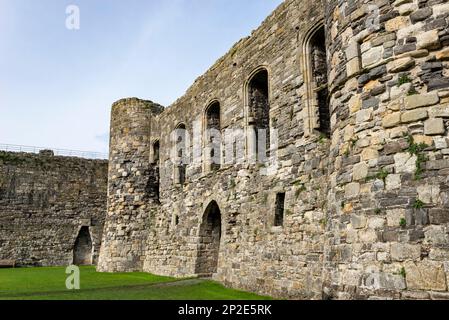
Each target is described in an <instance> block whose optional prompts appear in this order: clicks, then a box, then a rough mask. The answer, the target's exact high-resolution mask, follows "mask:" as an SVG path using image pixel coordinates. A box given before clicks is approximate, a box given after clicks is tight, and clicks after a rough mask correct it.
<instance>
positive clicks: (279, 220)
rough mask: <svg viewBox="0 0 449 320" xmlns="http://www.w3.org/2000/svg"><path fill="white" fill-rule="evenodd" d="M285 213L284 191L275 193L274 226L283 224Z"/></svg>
mask: <svg viewBox="0 0 449 320" xmlns="http://www.w3.org/2000/svg"><path fill="white" fill-rule="evenodd" d="M284 214H285V193H278V194H277V195H276V212H275V215H274V226H275V227H282V226H283V225H284Z"/></svg>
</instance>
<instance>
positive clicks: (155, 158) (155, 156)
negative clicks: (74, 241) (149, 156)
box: [153, 141, 160, 164]
mask: <svg viewBox="0 0 449 320" xmlns="http://www.w3.org/2000/svg"><path fill="white" fill-rule="evenodd" d="M159 150H160V146H159V141H156V142H155V143H154V144H153V163H154V164H158V163H159V152H160V151H159Z"/></svg>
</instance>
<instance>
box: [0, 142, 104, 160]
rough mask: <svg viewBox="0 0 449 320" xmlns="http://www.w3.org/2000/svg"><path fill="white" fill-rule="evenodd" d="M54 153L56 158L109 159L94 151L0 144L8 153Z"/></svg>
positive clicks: (1, 149) (0, 149)
mask: <svg viewBox="0 0 449 320" xmlns="http://www.w3.org/2000/svg"><path fill="white" fill-rule="evenodd" d="M45 150H49V151H53V154H54V155H55V156H62V157H76V158H86V159H100V160H104V159H108V158H109V156H108V154H107V153H101V152H92V151H78V150H68V149H53V148H43V147H30V146H21V145H13V144H0V151H8V152H25V153H36V154H39V153H40V152H41V151H45Z"/></svg>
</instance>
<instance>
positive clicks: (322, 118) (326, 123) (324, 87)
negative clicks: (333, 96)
mask: <svg viewBox="0 0 449 320" xmlns="http://www.w3.org/2000/svg"><path fill="white" fill-rule="evenodd" d="M310 45H311V57H312V64H311V66H312V68H313V70H312V75H313V79H314V82H315V85H316V87H315V93H316V98H317V104H318V114H319V129H318V130H319V131H320V132H321V133H323V134H325V135H326V136H328V137H330V134H331V125H330V119H331V112H330V109H329V91H328V78H327V53H326V35H325V32H324V27H322V28H320V29H319V30H318V31H317V32H316V33H315V34H314V36H313V37H312V39H311V41H310Z"/></svg>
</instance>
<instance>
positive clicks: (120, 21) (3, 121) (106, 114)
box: [0, 0, 282, 152]
mask: <svg viewBox="0 0 449 320" xmlns="http://www.w3.org/2000/svg"><path fill="white" fill-rule="evenodd" d="M281 2H282V0H243V1H242V0H126V1H125V0H71V1H66V0H39V1H35V0H0V144H15V145H26V146H38V147H50V148H62V149H71V150H81V151H95V152H107V151H108V133H109V119H110V107H111V105H112V103H113V102H115V101H116V100H119V99H121V98H125V97H139V98H142V99H149V100H152V101H154V102H158V103H160V104H162V105H164V106H169V105H170V104H171V103H172V102H174V101H175V100H176V99H177V98H179V97H180V96H182V95H183V94H184V93H185V91H186V90H187V89H188V87H189V86H190V85H191V84H193V82H194V80H195V79H196V78H197V77H198V76H200V75H201V74H203V73H204V72H205V71H207V69H208V68H209V67H210V66H212V65H213V64H214V62H215V61H216V60H217V59H218V58H220V57H221V56H222V55H224V54H225V53H226V52H227V51H228V50H229V49H230V48H231V47H232V45H233V44H234V43H235V42H237V41H238V40H240V39H241V38H243V37H245V36H248V35H249V34H251V31H252V30H253V29H256V28H257V27H258V26H259V25H260V23H261V22H262V21H263V20H264V19H265V18H266V17H267V16H268V15H269V14H270V13H271V12H272V11H273V10H274V9H275V8H276V7H277V6H278V5H279V4H280V3H281ZM69 5H76V6H77V7H78V8H79V12H80V15H79V17H80V19H79V21H80V24H79V29H75V30H74V29H68V28H67V26H66V22H67V19H68V18H69V20H68V21H69V22H71V21H74V20H72V19H70V18H72V17H73V16H72V15H71V14H72V13H73V11H72V12H69V13H66V9H67V7H68V6H69Z"/></svg>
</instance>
